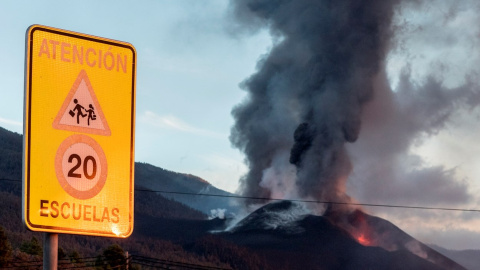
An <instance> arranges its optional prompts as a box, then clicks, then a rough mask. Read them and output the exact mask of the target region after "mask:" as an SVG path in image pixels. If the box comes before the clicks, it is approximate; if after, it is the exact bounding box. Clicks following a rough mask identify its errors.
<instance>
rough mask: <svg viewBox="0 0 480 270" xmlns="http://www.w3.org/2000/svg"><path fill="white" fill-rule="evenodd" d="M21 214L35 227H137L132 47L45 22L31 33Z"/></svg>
mask: <svg viewBox="0 0 480 270" xmlns="http://www.w3.org/2000/svg"><path fill="white" fill-rule="evenodd" d="M26 35H27V36H26V41H27V48H26V71H25V117H24V118H25V119H24V140H25V141H24V158H23V160H24V170H23V207H22V208H23V220H24V223H25V224H26V226H27V227H28V228H29V229H31V230H34V231H44V232H57V233H73V234H84V235H96V236H109V237H128V236H129V235H130V234H131V233H132V231H133V188H134V179H133V177H134V142H135V138H134V134H135V75H136V74H135V72H136V62H135V61H136V52H135V48H134V47H133V46H132V45H131V44H129V43H125V42H120V41H116V40H111V39H106V38H101V37H96V36H91V35H85V34H80V33H76V32H71V31H65V30H61V29H56V28H51V27H47V26H41V25H33V26H31V27H30V28H29V29H28V30H27V33H26Z"/></svg>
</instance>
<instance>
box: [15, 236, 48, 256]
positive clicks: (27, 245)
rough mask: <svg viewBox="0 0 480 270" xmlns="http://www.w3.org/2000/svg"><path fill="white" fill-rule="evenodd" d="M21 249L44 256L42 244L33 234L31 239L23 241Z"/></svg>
mask: <svg viewBox="0 0 480 270" xmlns="http://www.w3.org/2000/svg"><path fill="white" fill-rule="evenodd" d="M20 251H22V252H25V253H27V254H30V255H34V256H40V257H41V256H42V255H43V250H42V246H41V245H40V243H39V242H38V239H37V238H36V237H35V236H32V239H31V240H30V241H26V242H23V243H22V245H21V246H20Z"/></svg>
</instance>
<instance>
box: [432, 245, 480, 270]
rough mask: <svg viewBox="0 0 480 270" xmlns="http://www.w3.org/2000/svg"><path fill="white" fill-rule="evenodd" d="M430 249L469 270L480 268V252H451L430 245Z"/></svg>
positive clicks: (471, 250) (473, 250)
mask: <svg viewBox="0 0 480 270" xmlns="http://www.w3.org/2000/svg"><path fill="white" fill-rule="evenodd" d="M430 247H431V248H433V249H435V250H436V251H438V252H440V253H442V254H443V255H445V256H447V257H449V258H451V259H453V260H455V261H456V262H458V263H459V264H461V265H462V266H464V267H465V268H467V269H468V270H478V269H479V268H480V250H475V249H469V250H449V249H445V248H442V247H439V246H437V245H430Z"/></svg>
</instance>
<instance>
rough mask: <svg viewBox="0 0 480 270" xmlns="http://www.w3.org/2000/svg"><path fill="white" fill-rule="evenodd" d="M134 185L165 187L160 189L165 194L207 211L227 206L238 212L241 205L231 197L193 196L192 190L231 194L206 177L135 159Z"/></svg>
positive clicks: (149, 187) (153, 188) (232, 211)
mask: <svg viewBox="0 0 480 270" xmlns="http://www.w3.org/2000/svg"><path fill="white" fill-rule="evenodd" d="M135 185H136V186H137V187H139V188H147V189H151V190H161V191H165V193H161V194H162V196H164V197H166V198H172V199H174V200H176V201H178V202H181V203H183V204H185V205H188V206H189V207H192V208H194V209H197V210H199V211H202V212H203V213H206V214H210V210H212V209H226V210H227V213H236V212H238V209H239V208H238V205H237V204H236V201H235V200H234V199H232V198H225V197H209V196H194V195H193V194H210V195H220V196H229V195H232V194H231V193H229V192H226V191H224V190H221V189H218V188H216V187H214V186H212V185H211V184H210V183H209V182H207V181H205V180H204V179H202V178H200V177H197V176H194V175H191V174H183V173H177V172H172V171H168V170H165V169H162V168H159V167H155V166H153V165H150V164H147V163H140V162H136V163H135ZM169 192H173V193H169ZM175 192H178V193H187V194H178V193H175Z"/></svg>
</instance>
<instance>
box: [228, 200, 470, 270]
mask: <svg viewBox="0 0 480 270" xmlns="http://www.w3.org/2000/svg"><path fill="white" fill-rule="evenodd" d="M221 235H223V237H225V238H227V239H229V240H231V241H234V242H236V243H238V244H241V245H244V246H247V247H250V248H252V249H255V250H256V251H257V252H259V253H260V254H262V255H263V256H265V257H267V258H268V259H269V261H272V262H274V263H275V266H276V269H352V270H353V269H405V270H407V269H428V270H440V269H448V270H455V269H458V270H464V269H465V268H463V267H462V266H460V265H459V264H457V263H456V262H454V261H452V260H450V259H449V258H447V257H445V256H443V255H441V254H440V253H438V252H436V251H435V250H433V249H431V248H430V247H428V246H426V245H424V244H422V243H421V242H419V241H417V240H416V239H414V238H413V237H411V236H410V235H408V234H407V233H405V232H403V231H402V230H400V229H399V228H398V227H396V226H395V225H393V224H392V223H390V222H388V221H386V220H384V219H381V218H378V217H374V216H370V215H368V214H365V213H364V212H362V211H360V210H354V211H353V212H351V213H349V214H347V212H345V211H342V212H337V211H329V210H327V211H326V212H325V214H324V215H322V216H318V215H314V214H311V213H310V212H309V210H308V209H307V208H306V207H305V206H303V205H301V204H299V203H293V202H290V201H280V202H275V203H270V204H267V205H265V206H264V207H261V208H259V209H257V210H256V211H254V212H253V213H251V214H250V215H248V216H247V217H245V218H244V219H243V220H241V221H240V222H238V223H237V225H236V226H234V227H233V228H231V229H230V230H229V231H228V232H224V233H222V234H221Z"/></svg>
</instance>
